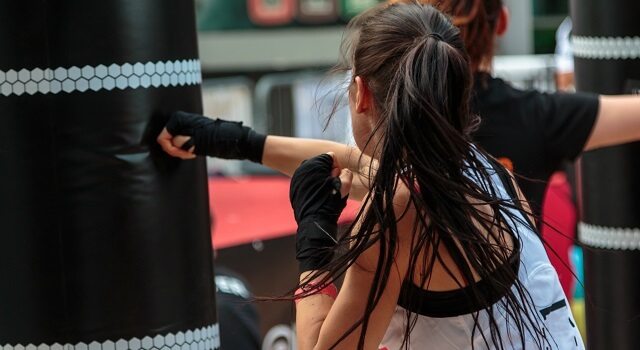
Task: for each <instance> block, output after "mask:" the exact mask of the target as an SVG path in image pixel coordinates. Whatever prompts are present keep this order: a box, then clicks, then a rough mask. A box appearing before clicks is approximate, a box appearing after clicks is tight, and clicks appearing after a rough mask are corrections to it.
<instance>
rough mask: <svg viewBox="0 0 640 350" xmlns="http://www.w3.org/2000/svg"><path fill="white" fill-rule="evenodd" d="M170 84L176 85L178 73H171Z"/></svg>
mask: <svg viewBox="0 0 640 350" xmlns="http://www.w3.org/2000/svg"><path fill="white" fill-rule="evenodd" d="M171 85H173V86H176V85H178V74H176V73H173V74H171Z"/></svg>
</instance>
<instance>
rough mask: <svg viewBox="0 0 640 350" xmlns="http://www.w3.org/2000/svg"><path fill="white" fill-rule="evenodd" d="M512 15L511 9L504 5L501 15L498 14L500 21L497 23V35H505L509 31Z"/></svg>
mask: <svg viewBox="0 0 640 350" xmlns="http://www.w3.org/2000/svg"><path fill="white" fill-rule="evenodd" d="M510 17H511V15H510V14H509V9H508V8H507V7H506V6H502V9H501V10H500V15H499V16H498V22H497V23H496V35H498V36H503V35H504V34H505V33H506V32H507V29H509V19H510Z"/></svg>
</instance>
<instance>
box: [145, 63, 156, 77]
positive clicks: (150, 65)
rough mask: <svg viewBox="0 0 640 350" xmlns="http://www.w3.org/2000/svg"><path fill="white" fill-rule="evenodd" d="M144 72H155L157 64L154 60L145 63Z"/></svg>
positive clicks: (149, 73)
mask: <svg viewBox="0 0 640 350" xmlns="http://www.w3.org/2000/svg"><path fill="white" fill-rule="evenodd" d="M144 72H145V74H148V75H151V74H153V73H155V72H156V65H155V64H154V63H153V62H147V64H145V65H144Z"/></svg>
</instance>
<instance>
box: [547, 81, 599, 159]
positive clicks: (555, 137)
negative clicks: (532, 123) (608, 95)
mask: <svg viewBox="0 0 640 350" xmlns="http://www.w3.org/2000/svg"><path fill="white" fill-rule="evenodd" d="M536 104H537V105H538V106H537V107H538V108H536V109H537V117H538V122H539V123H538V125H537V126H538V127H539V128H541V132H542V135H543V139H544V152H545V162H546V163H547V164H548V165H549V168H552V169H554V170H557V169H558V167H559V166H560V164H561V163H562V162H564V161H573V160H575V159H576V158H577V157H578V155H579V154H580V153H581V152H582V150H583V149H584V146H585V145H586V143H587V140H588V138H589V136H590V135H591V131H592V130H593V126H594V125H595V122H596V119H597V117H598V110H599V107H600V98H599V96H598V95H596V94H588V93H575V94H568V93H555V94H539V95H538V99H537V103H536Z"/></svg>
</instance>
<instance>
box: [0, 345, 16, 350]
mask: <svg viewBox="0 0 640 350" xmlns="http://www.w3.org/2000/svg"><path fill="white" fill-rule="evenodd" d="M0 349H2V350H13V345H11V344H9V345H5V346H4V347H2V346H0Z"/></svg>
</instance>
